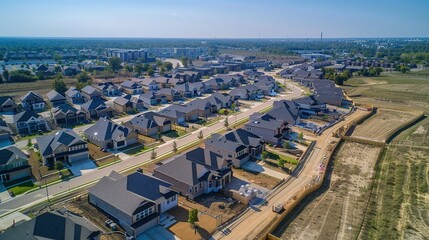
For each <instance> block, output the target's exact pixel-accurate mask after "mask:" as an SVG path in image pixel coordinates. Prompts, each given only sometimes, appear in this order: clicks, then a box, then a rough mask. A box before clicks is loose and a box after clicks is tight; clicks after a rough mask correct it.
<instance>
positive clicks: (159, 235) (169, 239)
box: [136, 225, 180, 240]
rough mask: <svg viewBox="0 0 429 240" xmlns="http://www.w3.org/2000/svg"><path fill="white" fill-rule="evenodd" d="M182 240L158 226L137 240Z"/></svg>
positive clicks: (139, 236)
mask: <svg viewBox="0 0 429 240" xmlns="http://www.w3.org/2000/svg"><path fill="white" fill-rule="evenodd" d="M155 239H156V240H180V238H178V237H176V236H174V235H173V234H172V233H171V232H169V231H168V230H165V229H164V228H163V227H161V226H159V225H157V226H155V227H153V228H150V229H149V230H147V231H146V232H144V233H142V234H140V235H138V236H137V237H136V240H155Z"/></svg>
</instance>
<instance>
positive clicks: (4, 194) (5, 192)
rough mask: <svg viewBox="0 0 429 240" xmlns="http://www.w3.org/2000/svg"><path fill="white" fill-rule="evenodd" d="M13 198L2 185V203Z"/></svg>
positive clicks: (0, 193)
mask: <svg viewBox="0 0 429 240" xmlns="http://www.w3.org/2000/svg"><path fill="white" fill-rule="evenodd" d="M10 198H11V196H10V195H9V192H8V191H7V189H6V188H5V186H4V185H3V183H0V203H2V202H5V201H7V200H9V199H10Z"/></svg>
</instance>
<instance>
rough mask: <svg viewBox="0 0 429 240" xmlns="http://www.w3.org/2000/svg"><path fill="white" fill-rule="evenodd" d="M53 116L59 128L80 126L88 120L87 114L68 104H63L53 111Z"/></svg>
mask: <svg viewBox="0 0 429 240" xmlns="http://www.w3.org/2000/svg"><path fill="white" fill-rule="evenodd" d="M52 115H53V117H54V121H55V124H57V125H59V126H61V125H73V124H80V123H83V122H86V121H87V120H88V119H87V117H86V113H85V112H83V111H80V110H77V109H76V108H74V107H73V106H71V105H68V104H63V105H60V106H57V107H55V108H54V109H52Z"/></svg>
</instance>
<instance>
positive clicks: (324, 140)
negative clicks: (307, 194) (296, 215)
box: [213, 110, 365, 239]
mask: <svg viewBox="0 0 429 240" xmlns="http://www.w3.org/2000/svg"><path fill="white" fill-rule="evenodd" d="M363 114H365V112H364V111H361V110H357V111H356V112H354V113H353V114H351V115H350V116H348V117H347V118H346V120H345V121H342V122H339V123H338V124H336V125H334V126H333V127H331V128H329V129H327V130H325V131H324V132H323V134H322V135H321V136H319V137H318V138H317V144H316V146H315V148H314V151H313V152H312V153H311V155H310V157H309V159H308V160H307V162H306V163H305V164H304V166H303V169H302V170H301V173H300V174H299V175H298V176H297V177H293V178H291V180H290V181H289V182H288V183H287V184H286V185H284V186H283V187H281V188H279V189H278V190H277V191H276V192H274V193H273V195H272V198H271V199H269V201H268V203H267V204H266V205H265V206H261V207H260V208H259V209H255V210H249V211H248V212H246V213H245V214H243V215H242V216H241V217H239V218H238V219H237V220H236V221H234V222H232V223H231V224H229V225H228V226H226V227H225V229H226V228H229V229H230V230H231V232H230V233H229V234H228V235H226V236H225V235H224V234H223V233H221V232H217V233H216V234H215V235H214V236H213V237H214V238H215V239H254V238H255V237H256V236H257V235H258V234H259V233H260V232H261V231H262V230H263V229H264V228H265V227H266V226H268V224H269V223H270V220H271V219H273V218H274V217H275V215H276V214H277V213H274V212H273V211H272V207H273V206H276V205H278V204H283V203H285V202H287V201H288V200H289V199H291V198H292V196H294V195H295V194H296V193H297V192H298V191H300V190H301V189H302V188H304V187H305V186H307V185H308V184H309V183H310V181H311V180H312V179H313V177H314V176H316V175H318V172H319V165H320V163H321V162H322V160H323V157H324V156H325V155H327V153H328V150H327V147H328V146H329V144H330V142H331V141H332V140H333V139H332V133H333V132H335V131H337V130H338V129H339V128H340V127H341V126H345V125H347V124H351V123H352V122H354V121H355V119H356V118H358V117H360V116H362V115H363Z"/></svg>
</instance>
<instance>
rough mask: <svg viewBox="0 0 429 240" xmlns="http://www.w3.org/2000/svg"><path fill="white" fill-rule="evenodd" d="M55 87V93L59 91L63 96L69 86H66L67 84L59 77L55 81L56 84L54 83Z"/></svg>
mask: <svg viewBox="0 0 429 240" xmlns="http://www.w3.org/2000/svg"><path fill="white" fill-rule="evenodd" d="M53 85H54V89H55V91H57V92H58V93H59V94H61V95H64V93H65V92H66V91H67V86H66V84H65V83H64V81H63V80H62V79H61V78H59V77H56V78H55V79H54V83H53Z"/></svg>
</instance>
